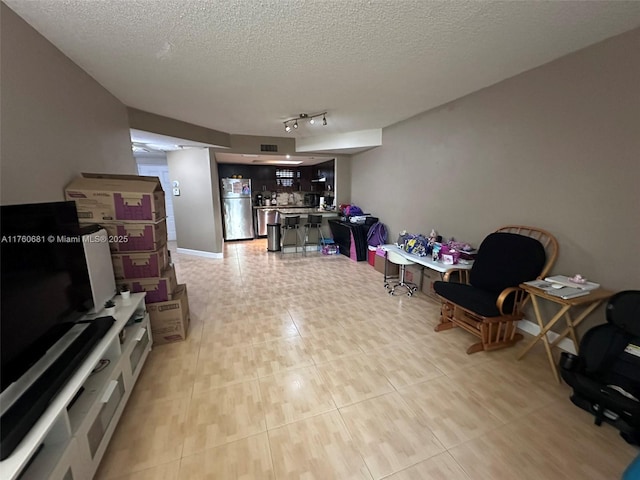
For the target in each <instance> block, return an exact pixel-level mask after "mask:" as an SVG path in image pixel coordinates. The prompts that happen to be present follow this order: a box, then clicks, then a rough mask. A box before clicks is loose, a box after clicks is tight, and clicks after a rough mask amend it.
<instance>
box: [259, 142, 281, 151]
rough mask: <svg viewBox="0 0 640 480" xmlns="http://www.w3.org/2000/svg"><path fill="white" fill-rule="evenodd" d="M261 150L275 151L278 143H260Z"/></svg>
mask: <svg viewBox="0 0 640 480" xmlns="http://www.w3.org/2000/svg"><path fill="white" fill-rule="evenodd" d="M260 151H261V152H277V151H278V145H265V144H264V143H263V144H261V145H260Z"/></svg>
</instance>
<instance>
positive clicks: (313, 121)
mask: <svg viewBox="0 0 640 480" xmlns="http://www.w3.org/2000/svg"><path fill="white" fill-rule="evenodd" d="M309 123H310V124H311V125H313V124H314V123H316V121H315V120H314V119H313V117H311V120H309Z"/></svg>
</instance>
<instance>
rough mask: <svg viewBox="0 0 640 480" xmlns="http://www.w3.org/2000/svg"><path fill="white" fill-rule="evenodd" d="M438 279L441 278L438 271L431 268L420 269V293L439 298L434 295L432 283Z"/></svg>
mask: <svg viewBox="0 0 640 480" xmlns="http://www.w3.org/2000/svg"><path fill="white" fill-rule="evenodd" d="M440 280H442V276H441V273H440V272H436V271H435V270H431V269H430V268H425V269H424V270H423V271H422V293H424V294H426V295H428V296H430V297H431V298H434V299H436V300H440V299H439V298H438V296H437V295H436V292H434V291H433V283H434V282H438V281H440Z"/></svg>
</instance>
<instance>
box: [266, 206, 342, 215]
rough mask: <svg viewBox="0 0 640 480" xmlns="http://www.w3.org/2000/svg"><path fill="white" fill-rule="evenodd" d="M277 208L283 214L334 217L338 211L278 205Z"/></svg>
mask: <svg viewBox="0 0 640 480" xmlns="http://www.w3.org/2000/svg"><path fill="white" fill-rule="evenodd" d="M277 210H278V211H279V212H280V214H281V215H309V214H313V215H322V216H323V217H325V216H326V217H333V216H337V215H338V212H337V211H336V210H319V209H318V208H312V207H284V206H283V207H277Z"/></svg>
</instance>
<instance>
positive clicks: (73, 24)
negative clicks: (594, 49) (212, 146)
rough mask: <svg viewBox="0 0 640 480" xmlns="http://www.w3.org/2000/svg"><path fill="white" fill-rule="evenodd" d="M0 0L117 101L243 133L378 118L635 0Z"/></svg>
mask: <svg viewBox="0 0 640 480" xmlns="http://www.w3.org/2000/svg"><path fill="white" fill-rule="evenodd" d="M4 1H5V3H6V4H7V5H9V7H10V8H12V9H13V10H14V11H15V12H16V13H17V14H18V15H20V16H21V17H23V18H24V19H25V20H26V21H27V22H28V23H30V24H31V25H32V26H33V27H35V29H36V30H38V31H39V32H40V33H41V34H43V35H44V36H45V37H46V38H47V39H49V40H50V41H51V42H52V43H53V44H54V45H56V46H57V47H58V48H59V49H60V50H62V52H64V53H65V54H66V55H67V56H69V57H70V58H71V59H72V60H73V61H74V62H75V63H77V64H78V65H80V67H82V68H83V69H84V70H86V71H87V72H88V73H89V74H90V75H92V76H93V77H94V78H95V79H96V80H97V81H98V82H100V83H101V84H102V85H103V86H104V87H105V88H107V89H108V90H109V91H110V92H111V93H113V94H114V95H115V96H116V97H118V98H119V99H120V100H121V101H122V102H123V103H124V104H126V105H128V106H131V107H135V108H138V109H141V110H145V111H149V112H153V113H156V114H159V115H164V116H168V117H172V118H176V119H179V120H183V121H186V122H190V123H194V124H197V125H202V126H205V127H209V128H213V129H216V130H221V131H224V132H228V133H232V134H245V135H273V136H287V135H294V136H299V137H303V136H310V135H317V134H320V133H322V134H325V133H331V134H334V133H345V132H350V131H355V130H364V129H371V128H382V127H385V126H388V125H390V124H393V123H396V122H398V121H401V120H403V119H406V118H409V117H411V116H414V115H416V114H418V113H420V112H423V111H425V110H428V109H431V108H433V107H436V106H438V105H441V104H443V103H446V102H448V101H451V100H453V99H455V98H459V97H461V96H463V95H465V94H468V93H471V92H473V91H476V90H478V89H481V88H483V87H486V86H488V85H491V84H494V83H496V82H498V81H500V80H503V79H505V78H508V77H510V76H513V75H516V74H518V73H520V72H523V71H525V70H528V69H531V68H533V67H536V66H538V65H541V64H544V63H546V62H548V61H550V60H553V59H555V58H558V57H560V56H562V55H565V54H567V53H569V52H572V51H575V50H578V49H580V48H583V47H585V46H587V45H590V44H592V43H595V42H598V41H600V40H603V39H605V38H607V37H610V36H613V35H616V34H619V33H622V32H624V31H626V30H630V29H632V28H635V27H638V26H639V25H640V1H631V2H623V1H619V2H618V1H615V2H614V1H606V2H600V1H582V2H572V1H546V2H539V1H526V0H524V1H510V2H478V1H448V2H431V1H424V0H418V1H413V0H393V1H392V0H386V1H385V0H381V1H355V0H342V1H328V0H327V1H309V0H260V1H258V0H226V1H224V0H216V1H213V0H211V1H195V0H159V1H154V0H102V1H88V0H55V1H53V0H39V1H25V0H4ZM325 110H326V111H328V114H327V120H328V125H327V126H326V127H323V126H322V125H321V124H320V125H318V124H316V125H314V126H308V125H305V126H301V128H299V129H298V130H296V131H294V132H293V133H292V134H286V133H285V132H284V126H283V123H282V122H283V121H284V120H287V119H289V118H292V117H295V116H297V115H298V114H299V113H309V114H312V113H316V112H323V111H325Z"/></svg>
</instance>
